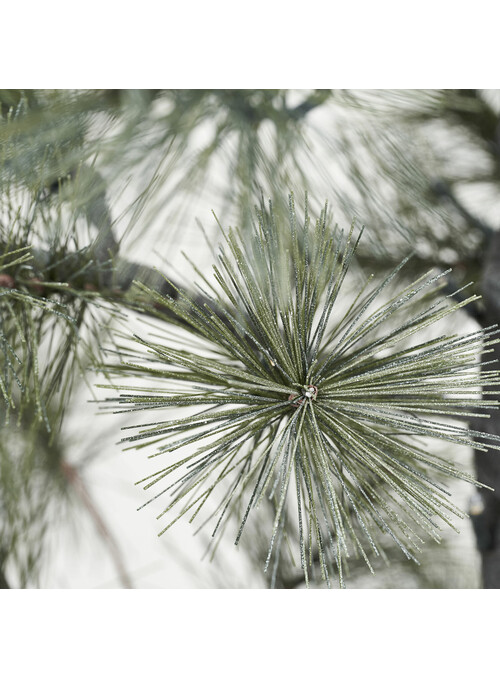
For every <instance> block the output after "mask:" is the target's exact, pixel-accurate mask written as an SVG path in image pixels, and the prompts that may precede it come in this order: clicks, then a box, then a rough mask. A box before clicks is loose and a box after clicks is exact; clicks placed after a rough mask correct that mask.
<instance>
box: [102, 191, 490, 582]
mask: <svg viewBox="0 0 500 678" xmlns="http://www.w3.org/2000/svg"><path fill="white" fill-rule="evenodd" d="M223 233H224V238H225V246H224V248H223V249H222V250H221V251H220V254H219V263H218V265H217V266H214V281H212V283H211V282H210V281H208V280H205V289H203V295H204V298H205V299H206V300H207V301H206V302H205V303H201V302H197V301H194V300H192V299H191V298H190V297H189V296H187V295H186V294H182V293H180V290H179V293H180V294H179V297H178V298H177V299H173V298H172V297H170V296H162V295H160V294H158V293H157V292H155V291H153V290H150V291H149V293H150V295H151V298H152V299H153V300H154V302H155V304H156V305H157V306H158V307H161V306H164V307H166V308H167V309H168V311H169V312H170V313H172V314H174V315H175V316H176V317H177V319H178V321H179V322H182V323H183V324H185V325H186V326H187V328H188V329H189V330H190V331H191V334H193V335H194V341H193V336H190V335H189V334H187V335H186V332H184V333H181V334H179V335H178V336H175V338H170V339H169V337H168V336H165V337H164V338H163V336H162V332H161V330H158V332H157V333H156V335H157V336H155V338H154V340H153V339H147V338H143V337H139V336H136V337H135V340H136V343H137V344H138V346H135V347H134V346H133V345H132V346H127V348H126V349H124V355H123V358H122V363H121V364H118V365H116V366H115V367H113V366H112V365H108V366H107V367H106V373H107V374H118V375H123V376H131V377H135V380H134V381H132V382H131V385H130V387H129V388H127V387H126V386H125V385H121V386H120V391H121V394H120V397H119V398H118V399H117V402H118V405H119V406H120V409H119V410H118V411H120V412H127V411H130V412H135V411H147V410H154V412H155V414H156V415H157V413H158V412H159V411H161V410H162V409H165V408H171V407H175V408H192V407H193V406H197V407H198V410H199V411H197V412H196V413H195V414H192V413H190V414H188V415H187V416H185V417H182V418H172V419H170V420H158V419H155V421H154V422H150V423H148V424H147V425H139V428H140V431H139V432H138V433H134V434H132V435H127V436H126V437H124V438H123V440H122V442H126V443H131V446H132V447H135V448H136V449H141V448H143V447H146V446H149V445H151V444H155V445H156V446H157V452H155V453H153V454H152V455H151V456H152V457H153V458H155V459H156V457H158V456H160V457H161V456H162V455H166V456H167V457H168V458H169V459H170V457H172V456H173V457H174V461H168V462H167V463H166V465H163V466H162V467H161V468H160V469H159V470H156V471H154V472H153V473H151V474H148V475H147V476H146V477H145V478H144V479H143V480H142V481H141V484H143V485H144V487H145V489H149V488H154V489H155V490H156V494H155V496H154V499H155V500H156V499H159V498H160V497H162V498H163V497H164V495H165V494H166V493H167V492H168V491H171V493H172V494H173V497H172V499H171V500H170V501H168V502H167V503H166V505H165V508H164V509H163V510H162V512H161V513H160V514H159V516H158V518H162V517H163V516H165V514H167V512H169V511H170V510H171V509H174V508H177V507H178V506H182V503H184V505H183V506H182V508H181V509H180V511H179V512H178V516H177V517H176V518H174V519H172V520H171V521H170V522H169V523H168V524H167V525H166V527H164V528H163V529H162V531H161V532H160V535H161V534H163V533H164V532H165V531H166V530H167V529H168V527H170V526H171V525H172V524H174V523H175V522H176V520H177V519H178V518H179V517H180V516H183V515H184V514H188V515H189V514H191V517H190V520H191V521H193V520H194V519H195V518H196V517H197V516H198V514H200V515H203V514H202V507H203V506H204V505H205V504H206V503H207V500H209V499H210V498H211V495H212V494H217V490H218V489H219V485H222V486H223V487H224V491H223V492H222V496H221V497H219V499H218V502H217V506H216V508H215V510H213V511H212V513H211V516H210V517H212V518H213V533H212V536H215V535H216V534H217V532H218V530H223V529H224V525H225V523H226V522H227V521H228V520H229V519H230V518H232V517H236V519H237V520H238V522H239V529H238V531H237V535H236V541H235V543H236V544H238V542H239V540H240V537H241V534H242V532H243V529H244V527H245V523H246V521H247V519H248V518H249V516H250V513H251V510H252V509H254V508H256V507H258V506H259V504H260V502H261V501H262V498H263V497H264V496H266V495H268V497H269V499H271V500H272V502H273V504H274V512H275V518H274V525H273V529H272V533H271V534H270V547H269V552H268V555H267V560H266V564H265V566H266V568H267V567H268V565H269V564H270V562H271V560H272V558H273V557H274V563H273V572H274V575H273V578H272V582H273V583H274V581H275V578H276V573H277V570H278V564H279V556H280V549H281V548H282V547H284V544H285V542H286V539H287V533H286V531H285V529H284V526H285V521H286V518H287V512H289V511H295V512H296V513H297V515H296V519H295V521H293V522H292V524H293V526H292V528H291V529H294V530H296V531H298V535H299V538H298V541H299V548H300V556H299V557H300V563H301V567H302V570H303V572H304V577H305V580H306V582H308V581H309V578H310V576H311V575H314V572H312V573H311V572H310V570H311V569H312V567H313V552H315V553H317V554H318V560H319V569H320V572H321V577H322V578H323V579H324V580H325V581H326V582H327V583H328V584H329V583H330V580H331V577H332V569H333V566H335V568H336V570H337V572H338V576H339V581H340V584H341V585H343V583H344V579H343V561H344V560H345V559H346V558H348V556H349V553H351V552H355V553H356V552H358V551H359V552H360V553H361V554H362V556H363V558H364V559H365V560H366V563H367V564H368V567H370V569H371V564H370V559H369V555H368V553H366V551H365V548H364V547H363V545H362V543H361V539H360V537H361V536H363V537H364V538H366V540H367V541H368V544H369V549H370V550H371V552H372V554H373V555H375V556H377V555H379V553H380V552H379V548H378V546H377V541H378V537H377V532H379V531H381V532H383V533H387V534H390V535H391V536H392V538H393V539H394V540H395V541H396V543H397V544H398V545H399V546H400V547H401V549H402V550H403V552H404V553H405V554H406V556H407V557H408V558H413V559H415V555H414V554H415V551H418V548H419V547H418V540H419V537H418V535H417V533H416V531H415V528H417V527H419V528H424V529H425V531H426V532H427V533H428V534H429V535H431V536H432V537H433V538H434V539H436V540H439V530H438V526H437V524H436V519H437V518H440V519H442V520H443V521H445V522H446V523H450V520H451V517H452V516H453V515H459V516H461V517H464V515H463V514H462V512H461V511H459V510H457V509H456V508H455V507H454V505H453V503H452V502H451V500H450V498H449V496H448V495H449V493H448V492H447V491H446V488H445V487H444V486H443V485H442V483H441V482H440V481H439V480H438V478H440V477H441V479H442V477H446V476H447V475H448V476H455V477H459V478H463V479H467V480H469V481H471V482H474V479H473V478H472V477H471V476H470V475H469V474H467V473H464V472H462V471H460V470H459V469H458V468H457V467H456V465H455V464H453V463H450V462H448V461H446V460H444V459H441V458H440V457H439V456H436V455H433V454H430V453H429V452H427V451H426V450H425V448H424V447H422V446H421V445H420V444H419V440H420V439H421V438H426V437H435V438H437V439H439V440H441V441H446V442H451V443H455V444H458V445H467V446H470V445H472V444H473V437H474V436H476V437H478V438H479V441H477V442H476V443H475V444H476V447H477V448H479V449H483V450H486V449H488V447H490V448H494V449H500V448H498V443H500V438H498V437H496V436H488V435H486V434H478V433H476V434H475V433H474V432H473V431H469V430H468V429H467V428H464V427H462V426H457V425H455V424H452V423H449V422H448V421H446V419H445V420H443V417H445V418H448V417H455V418H457V417H467V416H471V413H472V412H474V411H482V410H484V409H488V408H493V407H495V406H496V405H498V403H497V402H496V401H491V400H489V401H481V400H478V394H479V393H480V391H481V387H483V386H487V385H498V384H499V383H500V382H499V379H498V376H499V373H498V372H497V371H490V372H488V373H486V374H485V373H481V372H479V371H478V359H479V358H480V356H481V355H482V354H483V353H488V352H489V351H490V350H491V349H490V346H492V345H493V344H494V343H497V342H498V339H497V338H496V334H497V332H496V330H495V329H494V328H488V329H487V330H485V331H483V330H480V331H477V332H473V333H470V334H465V335H462V336H460V335H453V336H442V335H441V336H437V337H435V338H433V339H431V340H420V341H418V334H419V333H420V334H422V332H423V331H424V330H425V329H426V328H428V327H429V326H431V325H433V324H434V323H437V322H438V321H440V320H442V319H444V318H446V317H447V316H448V315H449V314H450V313H452V312H454V311H456V310H457V309H458V308H461V307H462V306H464V305H465V304H467V303H470V302H471V301H474V300H475V297H474V296H471V297H469V298H468V299H466V300H465V301H462V302H459V303H453V299H449V298H443V297H442V296H441V297H439V296H438V293H439V281H440V280H441V279H442V277H443V274H434V275H433V274H432V273H430V274H428V275H425V276H422V277H420V278H419V279H418V280H416V281H414V282H413V283H412V284H411V285H409V286H407V287H405V288H403V289H402V290H400V291H399V292H398V293H397V294H395V295H394V296H389V299H388V300H384V301H382V300H383V299H384V293H385V292H386V291H387V290H388V289H390V284H391V283H392V282H393V279H394V278H395V277H396V276H397V274H398V273H399V270H400V269H401V268H402V267H403V266H404V264H405V263H406V262H403V263H402V264H401V265H400V266H398V267H397V268H396V269H395V270H394V271H393V272H392V273H391V274H390V275H389V276H388V277H387V278H385V279H384V280H383V281H381V282H379V283H378V284H374V283H373V282H372V281H371V279H369V280H368V281H367V283H366V284H365V285H364V286H363V287H362V288H361V290H360V291H359V293H358V295H357V296H356V297H355V298H354V299H353V301H352V303H350V305H348V306H347V307H346V309H344V310H338V309H339V306H340V309H341V308H342V306H341V304H342V285H343V283H344V280H345V278H346V276H347V274H348V269H349V265H350V263H351V260H352V259H353V257H354V256H355V250H356V246H357V239H355V237H354V228H351V230H350V232H349V234H348V235H347V236H344V235H343V234H342V232H341V231H339V229H338V228H335V229H332V228H331V226H330V225H329V224H328V219H327V213H326V207H325V210H324V211H323V212H322V214H321V216H320V218H319V219H317V221H316V222H315V224H312V223H311V219H310V216H309V213H308V207H307V204H306V206H305V214H304V217H303V219H302V220H299V219H298V218H297V215H296V212H295V206H294V202H293V198H290V212H289V224H288V226H287V227H285V226H284V225H283V224H279V223H277V222H276V220H275V218H274V214H273V210H272V206H271V205H270V207H269V209H266V208H265V206H264V205H262V206H261V209H260V211H259V212H258V214H257V223H256V224H255V226H254V228H253V231H252V233H251V234H250V233H248V231H244V232H242V231H241V230H238V229H236V230H229V231H228V232H227V233H226V232H223ZM370 283H372V284H370ZM141 288H142V289H143V290H145V288H144V286H141ZM377 302H378V304H379V305H378V306H377ZM415 335H417V336H416V337H415ZM141 376H142V377H150V378H153V379H154V381H155V382H156V383H155V385H154V386H153V385H151V384H150V383H148V384H147V386H141V385H140V381H139V382H137V379H140V377H141ZM110 400H111V402H113V399H110ZM479 416H487V415H485V414H484V413H483V414H482V415H481V414H480V415H479ZM136 427H137V425H136V426H134V427H133V428H136ZM127 428H129V427H127ZM187 445H194V447H195V451H194V452H191V451H189V452H186V451H185V449H186V446H187ZM175 452H177V454H174V453H175ZM181 468H182V470H183V474H182V475H180V477H178V478H177V479H176V480H174V481H173V482H169V479H170V478H171V477H172V474H173V473H174V472H176V471H178V470H179V469H181ZM158 484H160V485H158ZM161 484H163V485H166V487H165V488H164V489H161V490H159V487H161ZM158 490H159V491H158ZM149 501H152V500H149ZM149 501H148V502H147V503H149ZM403 516H404V517H403ZM255 519H256V520H258V514H257V516H256V517H255ZM205 522H206V521H205ZM290 522H291V521H289V520H288V521H287V524H288V525H289V526H290Z"/></svg>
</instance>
